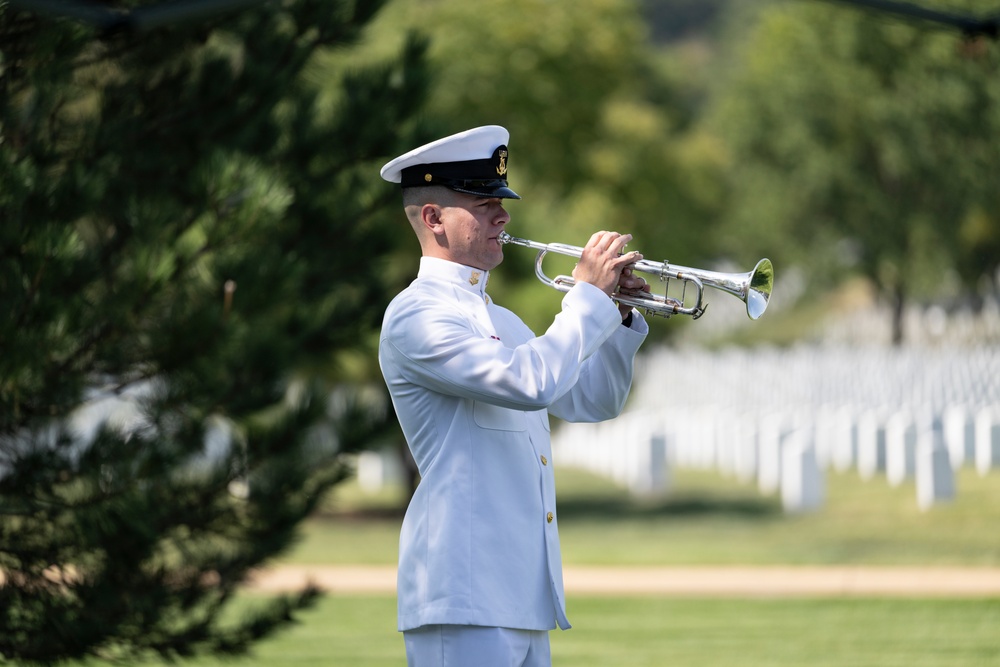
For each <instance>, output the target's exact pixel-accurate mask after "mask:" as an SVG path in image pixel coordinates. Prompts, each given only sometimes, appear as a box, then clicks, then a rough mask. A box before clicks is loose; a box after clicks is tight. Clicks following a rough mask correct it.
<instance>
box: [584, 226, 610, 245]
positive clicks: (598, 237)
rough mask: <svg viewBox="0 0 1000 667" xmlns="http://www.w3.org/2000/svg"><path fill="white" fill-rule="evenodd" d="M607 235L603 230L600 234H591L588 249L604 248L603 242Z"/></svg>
mask: <svg viewBox="0 0 1000 667" xmlns="http://www.w3.org/2000/svg"><path fill="white" fill-rule="evenodd" d="M606 234H607V232H606V231H604V230H601V231H599V232H594V233H593V234H591V235H590V240H589V241H587V247H588V248H600V247H603V245H602V243H601V242H602V241H603V240H604V236H605V235H606Z"/></svg>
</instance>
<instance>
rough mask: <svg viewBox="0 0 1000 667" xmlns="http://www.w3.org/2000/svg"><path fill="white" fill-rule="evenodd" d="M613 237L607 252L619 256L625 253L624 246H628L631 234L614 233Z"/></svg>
mask: <svg viewBox="0 0 1000 667" xmlns="http://www.w3.org/2000/svg"><path fill="white" fill-rule="evenodd" d="M614 234H615V237H614V238H613V239H612V240H611V243H609V244H608V250H609V251H611V252H614V253H615V254H618V255H621V254H622V253H623V252H624V251H625V246H627V245H628V243H629V241H631V240H632V235H631V234H618V233H617V232H614Z"/></svg>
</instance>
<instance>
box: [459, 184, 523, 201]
mask: <svg viewBox="0 0 1000 667" xmlns="http://www.w3.org/2000/svg"><path fill="white" fill-rule="evenodd" d="M441 185H444V186H445V187H446V188H450V189H451V190H454V191H455V192H461V193H463V194H467V195H475V196H476V197H486V198H488V199H493V198H497V199H520V198H521V195H519V194H517V193H516V192H514V191H513V190H511V189H510V188H508V187H507V183H506V182H505V181H501V182H500V184H499V185H496V186H491V185H490V186H487V185H484V186H476V187H469V186H467V185H465V184H462V183H456V184H449V183H442V184H441Z"/></svg>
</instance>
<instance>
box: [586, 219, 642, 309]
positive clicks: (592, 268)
mask: <svg viewBox="0 0 1000 667" xmlns="http://www.w3.org/2000/svg"><path fill="white" fill-rule="evenodd" d="M631 240H632V235H631V234H624V235H623V234H619V233H618V232H604V231H601V232H597V233H595V234H594V235H593V236H591V237H590V240H589V241H588V242H587V245H585V246H584V248H583V254H582V255H581V256H580V261H579V263H578V264H577V265H576V267H575V268H574V269H573V279H574V280H575V281H577V282H584V283H590V284H591V285H594V286H595V287H597V288H598V289H600V290H601V291H602V292H604V293H605V294H607V295H608V296H611V295H613V294H614V292H615V290H616V289H617V288H618V281H619V279H620V278H621V275H622V271H624V270H625V268H626V267H628V266H630V265H632V264H634V263H636V262H638V261H639V260H640V259H642V255H641V254H640V253H638V252H629V253H625V254H621V253H622V250H623V249H624V248H625V245H626V244H627V243H628V242H629V241H631Z"/></svg>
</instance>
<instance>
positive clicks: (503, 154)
mask: <svg viewBox="0 0 1000 667" xmlns="http://www.w3.org/2000/svg"><path fill="white" fill-rule="evenodd" d="M499 153H500V163H499V164H497V175H499V176H506V175H507V149H506V148H501V149H500V151H499Z"/></svg>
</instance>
